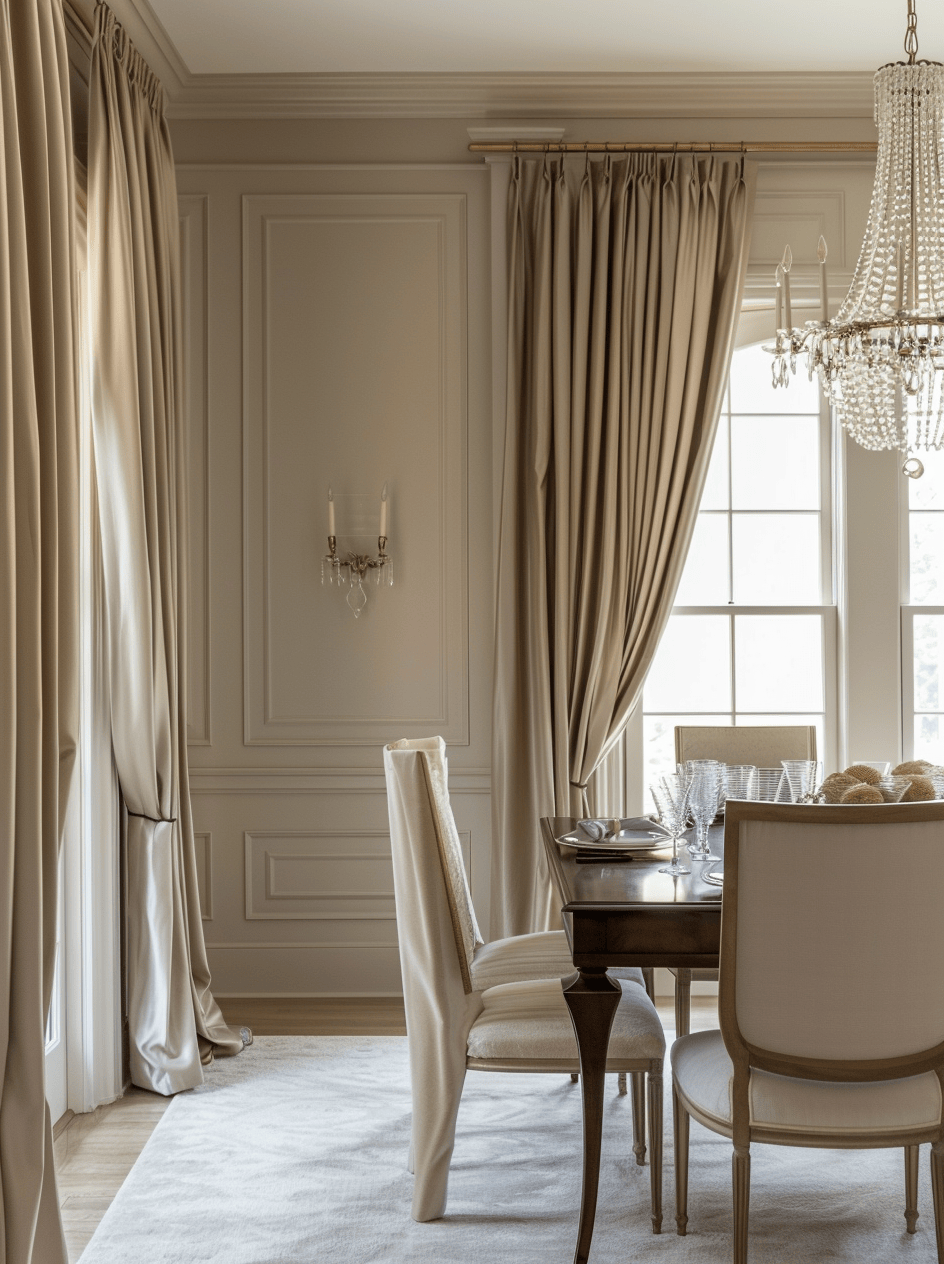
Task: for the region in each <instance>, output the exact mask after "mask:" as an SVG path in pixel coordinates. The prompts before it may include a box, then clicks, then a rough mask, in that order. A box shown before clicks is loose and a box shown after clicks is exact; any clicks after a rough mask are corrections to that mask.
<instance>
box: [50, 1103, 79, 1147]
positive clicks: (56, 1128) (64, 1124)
mask: <svg viewBox="0 0 944 1264" xmlns="http://www.w3.org/2000/svg"><path fill="white" fill-rule="evenodd" d="M73 1119H75V1111H74V1110H67V1111H66V1113H65V1114H64V1115H62V1116H60V1118H59V1119H57V1120H56V1122H55V1123H54V1124H53V1126H52V1139H53V1141H55V1140H56V1138H57V1137H61V1136H62V1134H63V1133H64V1132H65V1130H66V1129H67V1128H68V1126H69V1124H71V1123H72V1121H73Z"/></svg>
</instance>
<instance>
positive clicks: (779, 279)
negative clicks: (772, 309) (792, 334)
mask: <svg viewBox="0 0 944 1264" xmlns="http://www.w3.org/2000/svg"><path fill="white" fill-rule="evenodd" d="M774 285H776V287H777V325H776V328H775V329H774V333H777V332H779V331H780V330H781V329H783V328H784V323H783V268H781V266H780V264H779V263H778V264H777V267H776V268H775V269H774Z"/></svg>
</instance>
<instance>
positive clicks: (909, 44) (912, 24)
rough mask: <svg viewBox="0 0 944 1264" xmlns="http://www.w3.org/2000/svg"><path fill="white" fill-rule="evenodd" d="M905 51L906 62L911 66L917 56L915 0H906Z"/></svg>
mask: <svg viewBox="0 0 944 1264" xmlns="http://www.w3.org/2000/svg"><path fill="white" fill-rule="evenodd" d="M905 52H906V53H907V54H908V64H909V65H911V66H913V65H914V63H915V58H916V57H917V56H918V15H917V13H915V0H908V30H907V32H906V34H905Z"/></svg>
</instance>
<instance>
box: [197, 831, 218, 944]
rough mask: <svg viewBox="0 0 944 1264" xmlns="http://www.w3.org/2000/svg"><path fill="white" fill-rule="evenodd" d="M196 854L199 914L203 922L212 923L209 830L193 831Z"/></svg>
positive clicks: (211, 856)
mask: <svg viewBox="0 0 944 1264" xmlns="http://www.w3.org/2000/svg"><path fill="white" fill-rule="evenodd" d="M193 841H194V845H195V847H196V852H197V888H198V890H199V892H200V912H201V915H202V917H203V920H204V921H205V922H212V921H213V835H212V834H211V833H210V831H209V830H194V833H193Z"/></svg>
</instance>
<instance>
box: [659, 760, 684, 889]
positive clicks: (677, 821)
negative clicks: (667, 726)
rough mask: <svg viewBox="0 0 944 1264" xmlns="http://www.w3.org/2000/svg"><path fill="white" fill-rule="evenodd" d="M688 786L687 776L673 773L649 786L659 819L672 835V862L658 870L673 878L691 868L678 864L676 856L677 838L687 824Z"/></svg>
mask: <svg viewBox="0 0 944 1264" xmlns="http://www.w3.org/2000/svg"><path fill="white" fill-rule="evenodd" d="M690 788H691V783H690V781H689V779H688V778H687V777H679V776H677V775H676V774H674V773H672V774H670V775H669V776H668V777H663V778H662V780H661V781H660V782H659V784H658V785H654V786H650V787H649V791H650V793H651V795H652V798H653V802H654V803H655V805H656V811H657V812H658V814H659V821H660V823H661V824H662V825H663V827H664V828H665V829H666V830H668V832H669V833H670V834H671V835H672V863H671V864H669V865H666V866H664V868H662V869H660V870H659V872H660V873H667V874H669V875H670V876H671V877H673V878H678V877H680V876H681V875H682V874H683V873H691V869H686V868H685V866H684V865H681V864H679V858H678V851H679V846H678V845H679V839H680V838H681V837H682V835H683V834H684V833H685V830H686V828H687V826H688V796H689V790H690Z"/></svg>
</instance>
